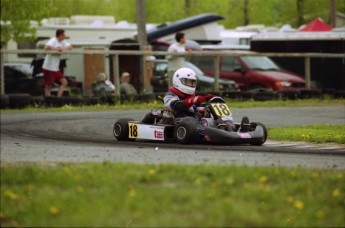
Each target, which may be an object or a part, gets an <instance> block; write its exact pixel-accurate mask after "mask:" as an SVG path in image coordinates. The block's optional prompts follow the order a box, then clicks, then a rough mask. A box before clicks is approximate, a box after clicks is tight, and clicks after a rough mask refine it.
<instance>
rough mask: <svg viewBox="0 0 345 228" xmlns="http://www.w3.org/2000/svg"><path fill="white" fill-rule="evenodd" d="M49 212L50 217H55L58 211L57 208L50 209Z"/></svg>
mask: <svg viewBox="0 0 345 228" xmlns="http://www.w3.org/2000/svg"><path fill="white" fill-rule="evenodd" d="M49 211H50V214H51V215H57V214H58V213H59V209H58V208H57V207H51V208H50V209H49Z"/></svg>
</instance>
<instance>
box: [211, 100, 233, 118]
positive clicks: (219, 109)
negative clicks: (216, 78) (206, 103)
mask: <svg viewBox="0 0 345 228" xmlns="http://www.w3.org/2000/svg"><path fill="white" fill-rule="evenodd" d="M211 105H212V108H213V110H214V111H215V112H216V114H217V115H218V116H220V117H226V116H231V111H230V109H229V108H228V106H227V105H226V104H224V103H221V104H219V103H217V104H211Z"/></svg>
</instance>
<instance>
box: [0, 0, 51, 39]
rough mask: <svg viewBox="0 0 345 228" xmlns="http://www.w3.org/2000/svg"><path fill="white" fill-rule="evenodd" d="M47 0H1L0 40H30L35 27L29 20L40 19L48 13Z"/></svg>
mask: <svg viewBox="0 0 345 228" xmlns="http://www.w3.org/2000/svg"><path fill="white" fill-rule="evenodd" d="M49 2H50V1H48V0H41V1H36V0H1V21H2V23H1V42H3V43H4V44H6V43H7V42H8V41H9V40H10V39H14V40H15V41H17V42H20V41H25V40H32V39H34V37H35V29H34V28H32V26H30V20H41V19H42V18H43V17H45V16H47V15H49V12H50V8H49Z"/></svg>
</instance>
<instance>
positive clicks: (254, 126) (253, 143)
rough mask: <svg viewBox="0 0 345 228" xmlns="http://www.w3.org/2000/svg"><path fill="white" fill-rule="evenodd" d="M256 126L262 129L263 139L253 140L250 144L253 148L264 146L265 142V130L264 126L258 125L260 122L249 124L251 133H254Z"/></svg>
mask: <svg viewBox="0 0 345 228" xmlns="http://www.w3.org/2000/svg"><path fill="white" fill-rule="evenodd" d="M257 126H260V127H262V129H263V130H264V137H263V138H260V139H253V140H252V141H251V142H250V144H251V145H253V146H261V145H262V144H264V143H265V142H266V140H267V135H268V133H267V128H266V126H265V125H264V124H263V123H260V122H252V123H250V128H251V130H252V131H255V129H256V127H257Z"/></svg>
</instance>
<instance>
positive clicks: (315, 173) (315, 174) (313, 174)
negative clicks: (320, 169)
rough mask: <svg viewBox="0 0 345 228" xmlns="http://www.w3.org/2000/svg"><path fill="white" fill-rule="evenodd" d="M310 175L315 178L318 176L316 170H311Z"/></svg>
mask: <svg viewBox="0 0 345 228" xmlns="http://www.w3.org/2000/svg"><path fill="white" fill-rule="evenodd" d="M311 176H312V178H314V179H316V178H318V177H319V174H318V173H317V172H313V173H312V174H311Z"/></svg>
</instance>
